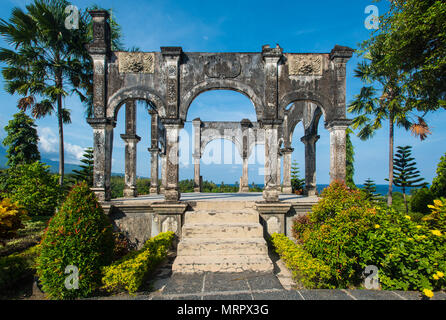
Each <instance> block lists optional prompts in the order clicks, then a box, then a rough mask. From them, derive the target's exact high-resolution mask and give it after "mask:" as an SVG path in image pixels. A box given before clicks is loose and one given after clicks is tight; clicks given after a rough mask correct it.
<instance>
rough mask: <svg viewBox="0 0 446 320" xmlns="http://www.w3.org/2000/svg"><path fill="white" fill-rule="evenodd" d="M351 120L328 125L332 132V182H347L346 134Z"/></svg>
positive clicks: (336, 121)
mask: <svg viewBox="0 0 446 320" xmlns="http://www.w3.org/2000/svg"><path fill="white" fill-rule="evenodd" d="M350 122H351V121H350V120H348V119H341V120H334V121H331V122H330V123H328V125H327V130H328V131H329V132H330V182H332V181H334V180H339V181H345V174H346V163H345V161H346V141H345V140H346V133H345V130H347V128H348V125H349V124H350Z"/></svg>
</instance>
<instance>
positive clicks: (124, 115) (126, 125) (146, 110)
mask: <svg viewBox="0 0 446 320" xmlns="http://www.w3.org/2000/svg"><path fill="white" fill-rule="evenodd" d="M115 112H116V118H115V119H116V127H115V128H114V135H113V148H112V163H111V174H112V176H111V197H112V198H120V197H135V196H138V195H147V194H149V193H152V191H151V180H152V176H153V173H152V170H153V168H155V170H156V173H155V174H156V175H157V176H158V175H159V171H160V170H159V166H155V167H154V166H152V165H151V163H152V158H153V157H156V160H155V161H156V162H158V155H159V153H156V152H155V153H153V152H151V151H150V149H151V147H152V143H153V142H152V130H151V126H152V122H153V121H152V118H155V119H157V118H158V113H157V111H156V109H155V105H154V104H153V103H152V102H151V101H148V100H144V99H132V100H130V99H127V100H125V101H124V102H122V103H120V104H119V105H117V107H116V109H115Z"/></svg>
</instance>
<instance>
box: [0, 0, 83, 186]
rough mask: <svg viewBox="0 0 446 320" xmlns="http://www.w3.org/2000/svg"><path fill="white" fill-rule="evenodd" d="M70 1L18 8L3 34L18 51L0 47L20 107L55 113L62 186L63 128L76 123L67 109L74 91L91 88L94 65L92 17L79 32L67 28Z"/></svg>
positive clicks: (38, 1)
mask: <svg viewBox="0 0 446 320" xmlns="http://www.w3.org/2000/svg"><path fill="white" fill-rule="evenodd" d="M68 5H70V3H69V2H68V1H66V0H35V1H34V3H32V4H29V5H27V6H26V10H27V12H24V11H23V10H22V9H21V8H14V9H13V10H12V14H11V17H10V19H9V22H7V21H5V20H3V19H0V34H1V35H2V36H3V38H4V39H5V41H6V42H7V43H8V44H9V45H11V46H12V47H13V48H12V49H9V48H0V61H3V62H5V63H6V64H7V66H6V67H4V68H3V70H2V74H3V77H4V79H5V80H6V91H7V92H8V93H10V94H19V95H20V96H22V97H23V98H21V99H20V100H19V103H18V108H19V109H21V110H23V111H26V110H28V109H30V110H31V113H32V115H33V116H34V117H35V118H40V117H45V116H47V115H51V114H53V113H55V114H56V116H57V121H58V128H59V175H60V178H59V183H60V185H62V184H63V178H64V143H63V141H64V139H63V124H64V123H70V112H69V110H68V109H66V108H64V106H63V97H65V96H67V95H68V94H69V92H68V91H69V90H70V89H71V90H78V89H84V88H86V86H85V83H87V82H88V81H89V75H88V74H87V73H86V72H85V71H84V70H85V69H84V68H85V66H86V65H87V64H89V57H88V53H87V51H86V49H85V45H86V44H87V43H88V42H89V38H88V29H87V28H88V25H87V23H86V14H82V15H80V19H79V28H78V29H75V30H72V29H70V30H68V29H67V28H66V27H65V20H66V16H67V15H66V14H65V8H66V7H67V6H68Z"/></svg>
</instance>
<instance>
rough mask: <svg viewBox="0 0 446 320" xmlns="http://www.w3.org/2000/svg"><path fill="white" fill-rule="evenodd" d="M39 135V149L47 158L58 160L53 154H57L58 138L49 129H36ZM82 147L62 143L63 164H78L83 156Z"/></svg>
mask: <svg viewBox="0 0 446 320" xmlns="http://www.w3.org/2000/svg"><path fill="white" fill-rule="evenodd" d="M37 131H38V134H39V149H40V151H41V152H42V153H43V154H44V157H45V154H46V156H47V157H50V158H51V159H54V160H58V158H56V157H55V154H57V153H58V152H59V137H58V136H57V135H56V134H55V133H54V132H53V130H52V129H51V128H49V127H41V128H38V129H37ZM84 150H85V148H84V147H81V146H79V145H76V144H72V143H70V142H67V141H65V142H64V151H65V162H66V163H75V164H77V163H79V160H81V159H82V155H83V154H84Z"/></svg>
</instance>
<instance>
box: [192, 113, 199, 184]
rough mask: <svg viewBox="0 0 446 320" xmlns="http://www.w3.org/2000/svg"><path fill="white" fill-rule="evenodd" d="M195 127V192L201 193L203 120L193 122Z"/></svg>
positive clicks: (197, 119)
mask: <svg viewBox="0 0 446 320" xmlns="http://www.w3.org/2000/svg"><path fill="white" fill-rule="evenodd" d="M192 125H193V127H194V133H193V134H194V153H193V155H192V156H193V158H194V192H201V179H200V159H201V120H200V118H196V119H194V120H192Z"/></svg>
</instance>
